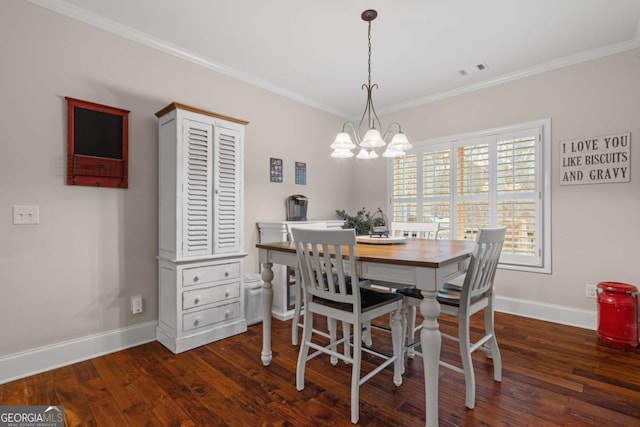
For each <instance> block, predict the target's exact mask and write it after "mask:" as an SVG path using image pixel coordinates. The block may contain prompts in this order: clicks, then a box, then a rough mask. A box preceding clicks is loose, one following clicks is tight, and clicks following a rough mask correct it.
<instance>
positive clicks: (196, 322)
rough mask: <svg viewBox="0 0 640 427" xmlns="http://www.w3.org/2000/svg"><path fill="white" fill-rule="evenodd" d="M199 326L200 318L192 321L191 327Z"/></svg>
mask: <svg viewBox="0 0 640 427" xmlns="http://www.w3.org/2000/svg"><path fill="white" fill-rule="evenodd" d="M199 324H200V318H197V319H196V320H194V321H193V326H198V325H199Z"/></svg>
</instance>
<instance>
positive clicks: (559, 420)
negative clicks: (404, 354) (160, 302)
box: [0, 313, 640, 427]
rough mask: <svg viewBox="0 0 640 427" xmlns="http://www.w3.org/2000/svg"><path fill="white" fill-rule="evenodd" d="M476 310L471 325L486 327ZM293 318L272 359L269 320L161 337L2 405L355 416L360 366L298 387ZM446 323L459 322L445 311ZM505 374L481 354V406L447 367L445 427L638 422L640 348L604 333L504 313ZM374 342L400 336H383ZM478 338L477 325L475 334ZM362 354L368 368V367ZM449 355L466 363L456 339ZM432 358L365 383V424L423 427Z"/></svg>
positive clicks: (317, 366)
mask: <svg viewBox="0 0 640 427" xmlns="http://www.w3.org/2000/svg"><path fill="white" fill-rule="evenodd" d="M481 322H482V320H481V318H480V317H475V316H474V318H473V322H472V328H473V329H476V330H477V328H478V327H479V326H481V325H482V323H481ZM290 324H291V323H290V322H279V321H277V320H274V321H273V348H274V359H273V362H272V363H271V365H270V366H269V367H264V366H262V363H261V361H260V350H261V342H262V325H261V324H258V325H254V326H251V327H249V331H248V332H247V333H246V334H242V335H238V336H235V337H231V338H228V339H226V340H222V341H219V342H216V343H213V344H210V345H206V346H203V347H200V348H197V349H195V350H192V351H188V352H185V353H182V354H179V355H174V354H173V353H171V352H170V351H169V350H167V349H165V348H164V347H163V346H162V345H161V344H159V343H158V342H153V343H149V344H145V345H141V346H138V347H135V348H131V349H128V350H123V351H120V352H117V353H113V354H110V355H107V356H103V357H98V358H95V359H92V360H88V361H85V362H80V363H76V364H74V365H70V366H66V367H63V368H60V369H55V370H53V371H49V372H46V373H42V374H38V375H34V376H31V377H28V378H25V379H22V380H18V381H13V382H11V383H7V384H3V385H0V404H1V405H63V406H64V409H65V421H66V422H65V424H66V426H75V425H95V426H136V427H137V426H179V425H182V426H227V425H228V426H316V425H336V426H340V425H345V426H346V425H351V424H350V422H349V386H350V375H351V372H350V367H349V366H347V365H345V364H344V363H342V362H341V363H340V364H339V365H338V366H337V367H332V366H331V365H330V364H329V361H328V359H326V358H325V357H323V356H320V357H318V358H316V359H314V360H312V361H310V362H309V363H308V364H307V378H306V387H305V389H304V390H303V391H302V392H298V391H297V390H296V388H295V365H296V360H297V349H298V348H297V347H293V346H291V341H290ZM440 325H441V329H442V330H443V331H448V332H449V333H454V331H455V326H454V325H455V323H454V321H452V319H450V318H447V317H445V316H442V318H441V321H440ZM496 331H497V335H498V342H499V345H500V349H501V353H502V359H503V380H502V382H501V383H497V382H494V381H493V377H492V362H491V360H488V359H486V358H485V356H484V354H483V353H482V352H476V353H475V354H474V367H475V373H476V396H477V397H476V408H475V409H474V410H469V409H466V408H465V406H464V380H463V378H462V376H461V375H460V374H457V373H455V372H452V371H450V370H447V369H440V383H439V384H440V397H439V399H440V400H439V403H440V411H439V418H440V425H441V426H529V425H540V426H604V425H606V426H607V427H613V426H625V427H629V426H640V349H637V348H636V349H623V348H614V347H607V346H604V345H603V344H601V343H600V342H599V341H598V337H597V334H596V332H595V331H589V330H584V329H579V328H573V327H569V326H563V325H557V324H553V323H547V322H542V321H539V320H533V319H527V318H523V317H516V316H511V315H507V314H502V313H496ZM373 335H374V336H373V338H374V345H376V346H380V345H382V344H384V343H387V342H390V337H389V335H386V334H384V333H383V332H379V331H374V332H373ZM472 335H473V332H472ZM367 357H368V356H366V355H363V358H364V359H365V361H364V362H363V372H367V370H368V367H369V366H370V363H369V362H368V359H367ZM442 358H443V359H444V360H447V361H449V362H457V360H458V359H457V350H456V347H455V345H454V344H453V343H449V342H448V341H446V340H445V341H444V342H443V349H442ZM423 420H424V388H423V380H422V360H421V359H420V358H419V357H416V358H415V359H414V360H409V361H408V362H407V367H406V374H405V377H404V383H403V384H402V385H401V386H400V387H398V388H396V387H395V386H394V385H393V382H392V372H391V370H388V371H386V372H382V373H380V374H378V375H377V376H375V377H374V378H373V379H371V380H370V381H368V382H367V383H365V384H364V385H363V386H362V387H361V392H360V423H359V424H360V425H364V426H419V425H423V423H424V421H423Z"/></svg>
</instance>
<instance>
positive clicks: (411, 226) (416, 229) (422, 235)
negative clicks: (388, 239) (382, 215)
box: [391, 222, 440, 239]
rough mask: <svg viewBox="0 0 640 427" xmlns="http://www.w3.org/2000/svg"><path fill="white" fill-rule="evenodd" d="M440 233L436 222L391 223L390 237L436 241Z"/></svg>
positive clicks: (438, 224)
mask: <svg viewBox="0 0 640 427" xmlns="http://www.w3.org/2000/svg"><path fill="white" fill-rule="evenodd" d="M439 231H440V223H438V222H392V223H391V235H392V236H403V237H408V238H415V239H437V238H438V232H439Z"/></svg>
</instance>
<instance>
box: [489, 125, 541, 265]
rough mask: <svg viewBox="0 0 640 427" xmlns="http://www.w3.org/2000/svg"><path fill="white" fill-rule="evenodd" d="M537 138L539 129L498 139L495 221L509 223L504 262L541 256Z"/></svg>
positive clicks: (517, 261) (507, 225)
mask: <svg viewBox="0 0 640 427" xmlns="http://www.w3.org/2000/svg"><path fill="white" fill-rule="evenodd" d="M538 141H539V131H538V129H529V130H525V131H520V132H517V133H511V134H507V135H500V138H499V139H498V141H497V162H496V171H497V172H496V174H497V178H496V181H497V182H496V207H497V212H496V215H497V219H496V222H497V224H498V225H505V226H506V227H507V233H506V237H505V241H504V246H503V249H502V257H501V262H503V263H519V262H522V261H523V260H524V259H526V258H529V259H531V258H535V259H539V258H540V252H541V251H540V249H539V244H540V243H539V241H540V230H541V227H540V218H539V215H538V214H537V212H538V211H539V203H540V198H539V197H538V195H539V190H538V183H537V177H536V156H537V155H538V153H537V152H536V147H537V146H538ZM538 262H539V261H538Z"/></svg>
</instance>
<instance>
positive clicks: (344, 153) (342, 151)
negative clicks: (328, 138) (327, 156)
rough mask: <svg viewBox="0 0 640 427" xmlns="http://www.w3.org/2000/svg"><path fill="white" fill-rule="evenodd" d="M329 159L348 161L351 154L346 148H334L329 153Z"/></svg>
mask: <svg viewBox="0 0 640 427" xmlns="http://www.w3.org/2000/svg"><path fill="white" fill-rule="evenodd" d="M331 157H335V158H336V159H348V158H349V157H353V153H352V152H351V150H348V149H346V148H336V149H335V150H333V151H332V152H331Z"/></svg>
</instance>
